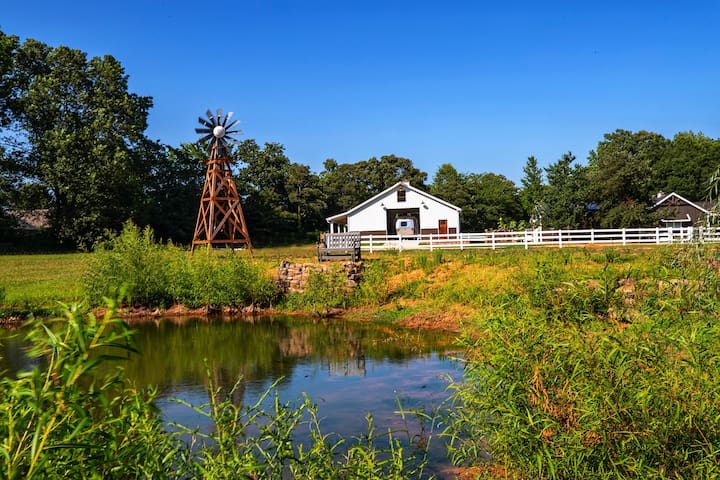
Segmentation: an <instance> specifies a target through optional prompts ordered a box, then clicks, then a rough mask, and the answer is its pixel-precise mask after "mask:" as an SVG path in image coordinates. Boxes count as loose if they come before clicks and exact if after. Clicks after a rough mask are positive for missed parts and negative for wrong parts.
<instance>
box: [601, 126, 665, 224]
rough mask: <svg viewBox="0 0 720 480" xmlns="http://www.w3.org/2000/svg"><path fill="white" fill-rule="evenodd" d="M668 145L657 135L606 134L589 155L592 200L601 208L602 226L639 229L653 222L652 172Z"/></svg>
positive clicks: (620, 132)
mask: <svg viewBox="0 0 720 480" xmlns="http://www.w3.org/2000/svg"><path fill="white" fill-rule="evenodd" d="M668 145H669V142H668V140H667V139H665V138H664V137H663V136H662V135H660V134H657V133H652V132H646V131H640V132H636V133H633V132H630V131H627V130H616V131H614V132H613V133H607V134H605V139H604V140H603V141H601V142H599V143H598V146H597V149H596V150H594V151H592V152H590V156H589V159H588V160H589V161H588V184H589V185H590V195H591V198H592V199H593V202H594V203H596V204H597V205H598V206H599V208H600V212H599V213H600V224H601V225H602V226H604V227H614V228H621V227H630V226H633V227H638V226H645V225H646V224H648V223H652V222H653V220H652V219H651V215H650V210H649V207H650V206H651V205H650V202H651V200H652V198H653V195H654V194H655V193H657V190H656V181H655V178H654V176H653V170H654V169H655V168H657V166H658V165H659V161H660V159H661V158H662V157H663V155H664V154H665V151H666V150H667V148H668ZM643 211H644V212H646V215H645V216H643V215H642V214H641V212H643ZM623 212H625V213H623Z"/></svg>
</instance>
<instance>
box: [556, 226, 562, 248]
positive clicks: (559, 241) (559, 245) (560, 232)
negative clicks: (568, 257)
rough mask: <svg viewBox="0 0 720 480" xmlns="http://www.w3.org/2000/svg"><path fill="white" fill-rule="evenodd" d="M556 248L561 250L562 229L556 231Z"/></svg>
mask: <svg viewBox="0 0 720 480" xmlns="http://www.w3.org/2000/svg"><path fill="white" fill-rule="evenodd" d="M557 232H558V248H562V229H560V230H558V231H557Z"/></svg>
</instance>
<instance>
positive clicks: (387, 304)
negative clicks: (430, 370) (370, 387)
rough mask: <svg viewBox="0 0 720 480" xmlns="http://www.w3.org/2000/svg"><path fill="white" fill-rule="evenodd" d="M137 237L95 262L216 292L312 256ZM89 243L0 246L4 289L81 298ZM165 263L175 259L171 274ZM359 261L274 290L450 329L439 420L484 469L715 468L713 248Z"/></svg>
mask: <svg viewBox="0 0 720 480" xmlns="http://www.w3.org/2000/svg"><path fill="white" fill-rule="evenodd" d="M141 240H142V238H140V237H139V236H138V235H137V234H135V236H134V237H133V236H132V235H130V236H129V237H128V241H127V245H129V246H132V247H133V248H134V250H133V249H129V250H126V252H125V254H120V255H119V256H118V258H117V259H116V260H117V261H118V262H119V263H117V264H115V263H113V264H112V265H111V266H112V268H110V269H109V270H107V273H102V275H100V276H101V277H103V278H106V277H113V276H115V277H117V278H115V279H114V280H113V281H115V280H117V281H120V280H122V279H125V278H132V275H136V278H138V279H140V274H141V273H142V272H146V271H147V269H146V268H145V267H147V266H153V265H154V266H156V267H158V269H157V271H158V272H160V273H161V274H162V275H169V276H168V277H167V278H168V283H173V282H174V283H175V284H176V285H177V286H180V287H183V288H186V289H187V288H190V289H191V288H192V285H186V283H187V281H189V279H190V278H191V277H192V278H194V279H195V281H196V286H197V288H198V289H199V290H200V291H201V293H202V292H208V291H210V292H213V291H217V292H222V291H223V290H225V291H226V292H230V293H229V294H230V295H231V297H232V298H229V299H225V300H223V301H221V302H219V304H221V305H224V304H227V303H223V302H225V301H232V300H233V299H234V298H237V296H236V295H235V294H234V293H233V291H230V290H228V288H229V286H232V284H233V283H237V280H238V279H239V278H245V277H247V278H251V277H253V276H254V278H256V279H257V280H258V282H259V283H257V284H253V285H248V286H243V285H240V286H239V287H243V288H245V287H247V289H248V290H247V291H250V292H252V289H253V288H265V287H264V286H263V285H265V286H267V284H268V283H269V282H270V281H271V278H272V276H273V275H274V274H275V272H277V267H278V265H279V263H280V262H281V261H282V260H290V261H293V262H308V263H314V262H316V259H315V249H314V246H312V245H310V246H302V247H287V248H269V249H256V251H255V255H254V257H253V259H250V258H249V255H248V254H247V252H240V255H239V258H240V259H238V258H237V257H232V256H230V257H227V256H226V255H227V253H226V252H225V253H224V252H217V254H218V256H217V258H210V259H207V258H205V257H204V256H202V255H200V256H198V255H197V254H196V257H195V258H193V259H188V258H187V257H186V256H185V255H186V254H185V252H184V251H165V250H162V249H161V251H156V250H155V249H154V247H152V245H151V246H149V247H148V246H147V245H145V246H143V245H144V244H143V243H142V241H141ZM143 252H145V253H143ZM98 255H100V254H73V255H36V256H5V257H0V272H1V273H0V288H2V289H4V291H5V301H4V304H5V305H6V306H7V305H14V306H17V307H18V308H23V306H26V305H46V304H48V303H52V302H53V301H56V300H63V301H72V300H74V299H77V298H82V297H83V296H84V292H83V282H82V277H83V274H84V272H85V271H86V270H87V269H88V268H89V265H91V264H92V263H93V261H94V259H96V258H97V256H98ZM143 255H144V256H143ZM108 258H109V257H108ZM138 259H139V260H138ZM153 259H154V260H153ZM189 260H192V261H189ZM153 262H154V263H153ZM174 263H177V264H179V265H181V266H184V267H183V268H185V269H184V270H183V269H180V270H178V272H180V273H179V274H176V275H175V276H174V277H173V276H172V272H173V270H172V269H171V270H170V271H169V273H168V272H167V271H165V270H164V267H165V266H166V265H171V266H172V264H174ZM113 265H117V268H115V267H114V266H113ZM336 266H337V267H338V269H339V268H340V266H339V265H336ZM365 266H366V269H365V273H364V280H363V281H362V282H361V284H360V286H359V287H358V288H357V289H355V290H354V291H350V290H348V289H347V288H346V286H345V279H344V277H343V276H342V275H336V274H334V273H332V272H331V273H327V274H318V275H317V276H315V277H311V279H310V281H309V283H308V286H307V287H306V290H305V292H304V293H301V294H290V295H287V296H286V297H285V298H278V297H274V298H273V302H277V303H273V306H275V307H276V308H280V309H287V310H296V311H305V312H309V313H313V312H314V313H319V312H321V311H322V310H323V309H325V308H326V307H333V308H335V307H340V308H342V307H346V308H347V309H348V310H347V314H348V315H349V316H351V317H356V318H369V319H373V320H385V321H392V322H401V323H403V324H405V325H410V326H413V327H418V328H455V329H457V330H458V331H459V332H460V333H459V335H458V337H459V338H458V342H459V343H458V344H459V345H460V346H461V347H462V348H463V350H464V352H465V361H466V367H465V378H464V380H463V381H462V382H459V383H457V384H454V385H451V387H450V388H451V390H452V395H453V411H452V413H451V414H450V416H449V417H448V418H447V422H446V425H447V426H448V429H447V430H446V435H448V436H449V437H450V438H451V439H452V449H451V451H450V455H451V456H452V458H453V460H454V461H455V462H457V463H458V464H463V465H477V466H478V470H477V474H478V475H479V478H539V479H544V478H548V479H550V478H553V479H555V478H557V479H562V478H603V479H616V478H617V479H625V478H628V479H629V478H720V454H719V453H718V452H720V356H718V355H717V352H718V351H720V322H719V321H718V313H717V312H718V311H720V250H718V249H717V248H714V247H709V246H704V245H678V246H657V247H607V248H564V249H555V248H535V249H530V250H525V249H522V248H517V249H514V248H513V249H500V250H495V251H493V250H464V251H444V250H443V251H441V250H436V251H433V252H428V251H413V252H408V251H406V252H383V253H380V254H376V255H373V256H371V257H370V258H368V259H366V262H365ZM230 267H232V268H230ZM122 268H127V270H125V271H127V272H129V273H128V274H127V277H126V276H125V275H124V274H120V275H117V273H118V272H119V271H121V270H122ZM96 271H97V270H96ZM248 272H249V273H248ZM186 276H187V277H188V278H186ZM120 277H122V278H120ZM150 277H151V278H156V276H154V275H150ZM137 283H138V284H140V283H141V282H139V281H138V282H137ZM163 285H164V284H163ZM152 287H154V286H153V285H149V286H146V290H147V291H151V290H152ZM239 287H238V288H239ZM238 291H241V292H242V291H244V290H238ZM139 292H140V291H139ZM186 293H187V292H186ZM233 295H235V296H233ZM174 298H182V297H174ZM201 300H202V299H201ZM206 305H211V303H206ZM488 458H491V459H492V460H493V462H491V464H490V465H487V464H486V462H487V460H488Z"/></svg>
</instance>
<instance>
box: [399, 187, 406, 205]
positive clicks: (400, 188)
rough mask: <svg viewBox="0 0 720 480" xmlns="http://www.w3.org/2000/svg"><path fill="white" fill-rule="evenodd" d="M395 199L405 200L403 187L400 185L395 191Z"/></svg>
mask: <svg viewBox="0 0 720 480" xmlns="http://www.w3.org/2000/svg"><path fill="white" fill-rule="evenodd" d="M397 201H398V202H404V201H405V189H404V188H403V187H402V186H400V187H398V191H397Z"/></svg>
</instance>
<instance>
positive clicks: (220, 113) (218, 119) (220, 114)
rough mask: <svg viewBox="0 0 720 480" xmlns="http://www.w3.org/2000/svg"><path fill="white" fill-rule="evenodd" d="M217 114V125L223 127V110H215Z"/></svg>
mask: <svg viewBox="0 0 720 480" xmlns="http://www.w3.org/2000/svg"><path fill="white" fill-rule="evenodd" d="M215 112H216V113H217V124H216V125H221V123H220V120H221V119H222V108H218V109H217V110H215Z"/></svg>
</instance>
